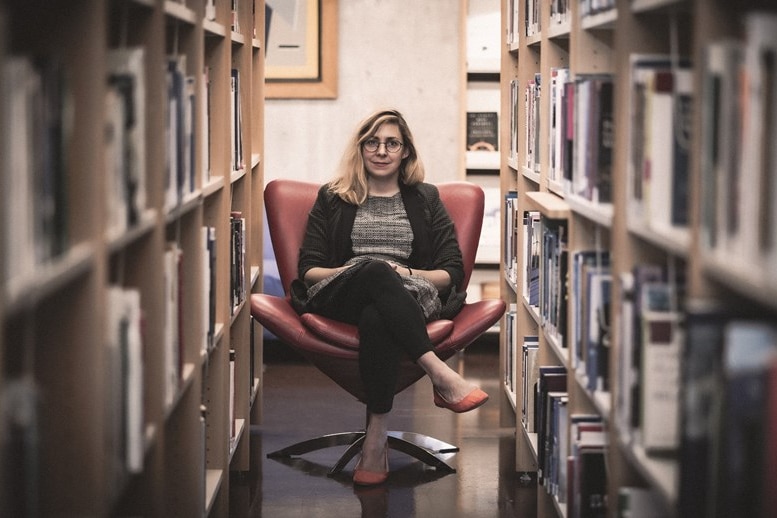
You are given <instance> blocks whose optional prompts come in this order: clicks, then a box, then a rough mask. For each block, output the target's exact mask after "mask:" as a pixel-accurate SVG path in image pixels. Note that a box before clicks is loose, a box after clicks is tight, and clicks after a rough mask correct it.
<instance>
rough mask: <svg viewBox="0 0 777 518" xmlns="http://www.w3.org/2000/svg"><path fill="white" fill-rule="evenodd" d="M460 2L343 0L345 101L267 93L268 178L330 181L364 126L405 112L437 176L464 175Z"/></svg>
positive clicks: (341, 27) (342, 96)
mask: <svg viewBox="0 0 777 518" xmlns="http://www.w3.org/2000/svg"><path fill="white" fill-rule="evenodd" d="M460 6H461V2H460V0H423V1H415V0H339V21H338V23H339V39H340V41H339V54H338V62H339V63H338V66H339V94H338V98H337V99H335V100H273V99H268V100H267V101H266V111H265V117H266V120H265V143H264V149H265V157H264V159H265V170H264V174H265V181H269V180H272V179H273V178H280V177H285V178H297V179H304V180H313V181H319V182H323V181H326V180H327V179H329V178H330V177H331V176H332V174H333V172H334V169H335V167H336V166H337V163H338V162H339V159H340V156H341V154H342V151H343V147H344V145H345V141H346V140H347V139H348V138H349V137H350V135H351V133H352V131H353V129H354V128H355V126H356V124H357V123H358V122H359V121H360V120H361V119H362V118H364V117H365V116H366V115H368V114H369V113H370V112H372V111H373V110H374V109H377V108H383V107H391V108H396V109H398V110H399V111H401V112H402V113H403V114H404V115H405V117H406V118H407V120H408V123H409V124H410V127H411V129H412V130H413V133H414V135H415V139H416V144H417V145H418V148H419V153H420V154H421V157H422V159H423V160H424V163H425V165H426V169H427V180H429V181H432V182H439V181H445V180H453V179H460V178H463V170H462V169H461V167H462V166H461V164H460V158H461V156H462V153H461V151H460V147H461V146H463V142H461V127H462V126H461V120H462V116H463V114H462V113H461V111H462V106H463V105H462V101H461V96H462V91H461V87H462V77H463V76H462V74H463V66H464V63H463V58H462V47H461V37H462V34H461V7H460Z"/></svg>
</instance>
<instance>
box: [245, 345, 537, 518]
mask: <svg viewBox="0 0 777 518" xmlns="http://www.w3.org/2000/svg"><path fill="white" fill-rule="evenodd" d="M278 347H280V348H283V347H284V346H283V345H282V344H277V343H272V342H271V343H268V344H266V353H265V377H264V399H263V402H262V404H263V419H262V423H261V424H260V425H258V426H255V427H254V428H253V429H252V430H251V433H252V438H251V443H252V444H254V445H256V447H257V450H256V451H254V452H253V454H252V457H253V458H254V459H256V461H255V462H256V463H257V464H258V466H257V468H256V469H254V470H253V471H254V472H253V473H252V475H251V476H249V477H245V478H244V479H243V480H240V481H237V480H236V481H233V483H232V488H231V489H232V491H231V493H232V494H233V495H232V496H231V497H230V502H231V506H232V510H231V511H232V512H231V514H232V515H233V516H246V517H271V518H274V517H283V518H287V517H289V518H292V517H305V518H314V517H320V518H328V517H336V518H348V517H402V518H410V517H444V518H457V517H462V518H463V517H466V518H479V517H483V518H495V517H512V516H520V517H532V516H534V515H535V514H536V509H535V507H534V505H533V501H534V498H533V497H534V496H536V488H535V487H533V486H531V485H528V486H527V485H523V484H521V483H520V482H519V480H518V477H517V476H516V474H515V472H514V469H513V459H514V456H515V443H514V441H515V439H514V428H513V427H512V426H511V424H512V416H511V415H509V412H507V413H506V414H507V416H506V417H505V415H502V416H500V407H502V406H503V405H504V404H505V403H504V399H503V398H504V396H502V395H501V392H500V389H499V382H498V379H499V378H498V377H499V358H498V353H497V352H496V345H495V344H493V343H484V344H473V346H471V347H470V348H469V349H467V351H466V352H465V353H462V354H460V355H459V356H458V357H456V358H454V359H452V360H451V366H453V367H454V368H457V369H458V370H459V371H460V372H461V373H462V374H463V375H465V376H466V377H467V378H470V379H472V380H475V381H477V382H478V383H479V384H480V385H481V386H482V387H483V388H484V389H485V390H486V391H487V392H489V394H490V395H491V396H492V397H491V399H490V400H489V401H488V403H486V404H485V405H484V406H483V407H481V408H479V409H477V410H475V411H472V412H469V413H467V414H461V415H459V414H454V413H452V412H450V411H446V410H443V409H439V408H437V407H435V406H434V404H433V402H432V388H431V384H430V383H429V381H428V379H426V378H424V379H422V380H421V381H419V382H418V383H416V384H415V385H414V386H412V387H410V388H409V389H407V390H405V391H404V392H403V393H401V394H399V395H398V396H397V398H396V399H395V404H394V411H393V412H392V421H391V425H392V426H391V429H393V430H402V431H412V432H417V433H423V434H427V435H431V436H433V437H436V438H438V439H440V440H443V441H446V442H448V443H451V444H455V445H456V446H458V447H459V448H460V451H459V452H458V453H456V454H452V456H451V457H450V458H449V459H447V462H448V463H449V464H450V465H451V466H452V467H454V468H455V470H456V472H455V473H450V474H446V473H441V472H439V471H438V470H436V469H432V468H428V467H425V465H424V464H423V463H421V462H419V461H417V460H415V459H413V458H411V457H409V456H408V455H406V454H404V453H401V452H398V451H393V450H392V451H391V453H390V455H389V464H390V470H391V472H390V475H389V479H388V481H387V482H386V483H385V484H384V485H382V486H379V487H376V488H370V489H355V488H354V486H353V484H352V482H351V476H352V470H353V465H354V463H355V459H354V460H353V461H351V462H350V463H349V464H348V465H347V466H346V467H345V469H344V470H343V471H342V472H341V473H340V474H338V475H335V476H328V475H327V472H328V470H329V468H330V467H331V466H332V465H334V464H335V463H336V462H337V460H338V459H339V457H340V454H341V453H342V452H343V451H344V448H342V447H335V448H327V449H325V450H321V451H318V452H312V453H309V454H306V455H304V456H302V457H297V458H292V459H271V458H267V455H266V454H267V453H268V452H272V451H275V450H277V449H280V448H283V447H285V446H288V445H290V444H292V443H295V442H297V441H300V440H305V439H310V438H312V437H315V436H318V435H322V434H327V433H334V432H340V431H351V430H359V429H362V428H363V426H364V407H363V405H361V404H360V403H359V402H357V401H355V400H354V399H353V398H352V397H351V396H350V395H348V394H347V393H345V392H344V391H343V390H342V389H340V388H339V387H337V386H336V385H335V384H334V383H333V382H332V381H330V380H329V379H328V378H327V377H325V376H324V375H322V374H321V373H320V372H318V371H317V370H316V369H315V368H314V367H311V366H310V365H308V364H306V363H305V362H304V361H300V360H298V359H295V358H294V357H287V356H285V355H284V353H282V352H281V353H280V354H279V355H276V354H274V353H273V348H278ZM281 350H282V349H275V351H276V352H278V351H281ZM276 356H277V357H276ZM245 507H247V508H248V509H245Z"/></svg>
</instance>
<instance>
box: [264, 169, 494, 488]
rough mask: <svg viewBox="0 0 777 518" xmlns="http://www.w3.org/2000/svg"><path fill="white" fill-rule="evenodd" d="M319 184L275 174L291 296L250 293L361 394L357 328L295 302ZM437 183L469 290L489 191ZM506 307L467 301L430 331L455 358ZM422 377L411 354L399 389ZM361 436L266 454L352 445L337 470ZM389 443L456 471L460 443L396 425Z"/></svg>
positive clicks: (272, 213)
mask: <svg viewBox="0 0 777 518" xmlns="http://www.w3.org/2000/svg"><path fill="white" fill-rule="evenodd" d="M319 187H320V186H319V185H318V184H314V183H308V182H300V181H295V180H274V181H271V182H270V183H269V184H268V185H267V186H266V188H265V192H264V200H265V209H266V213H267V222H268V226H269V230H270V237H271V240H272V245H273V248H274V250H275V256H276V259H277V263H278V272H279V275H280V278H281V282H282V284H283V289H284V293H285V294H286V295H285V297H278V296H273V295H269V294H264V293H259V294H254V295H252V296H251V314H252V316H253V317H254V319H256V320H257V321H258V322H259V323H260V324H262V325H263V326H264V327H265V328H266V329H268V330H269V331H270V332H272V333H273V334H274V335H275V336H276V337H278V338H279V339H280V340H281V341H282V342H283V343H285V344H287V345H288V346H290V347H292V348H293V349H295V350H296V351H298V352H299V353H301V354H302V355H303V356H304V357H305V358H307V359H308V360H309V361H310V362H311V363H312V364H313V365H315V366H316V367H317V368H318V369H319V370H321V371H322V372H323V373H324V374H326V375H327V376H329V377H330V378H331V379H332V380H333V381H335V383H337V384H338V385H339V386H340V387H342V388H343V389H345V390H346V391H347V392H348V393H350V394H351V395H353V396H354V397H356V398H357V399H358V400H360V401H363V400H364V390H363V387H362V383H361V379H360V376H359V368H358V354H359V335H358V331H357V328H356V327H355V326H352V325H349V324H345V323H342V322H337V321H334V320H331V319H328V318H325V317H322V316H320V315H315V314H312V313H307V314H304V315H301V316H300V315H298V314H297V313H296V312H295V311H294V309H293V308H292V306H291V303H290V300H289V297H288V294H289V287H290V285H291V282H292V280H293V279H294V278H295V277H296V276H297V259H298V254H299V248H300V245H301V243H302V238H303V235H304V232H305V226H306V224H307V217H308V213H309V211H310V208H311V207H312V206H313V203H314V201H315V199H316V194H317V192H318V189H319ZM438 188H439V190H440V196H441V198H442V201H443V203H444V204H445V206H446V208H447V209H448V212H449V213H450V215H451V218H452V219H453V222H454V225H455V228H456V236H457V238H458V240H459V246H460V248H461V251H462V254H463V259H464V271H465V277H464V284H463V285H462V286H461V287H460V289H461V290H462V291H464V290H466V288H467V284H468V283H469V279H470V276H471V275H472V269H473V266H474V264H475V254H476V251H477V246H478V241H479V239H480V230H481V227H482V221H483V204H484V195H483V191H482V189H480V187H478V186H477V185H475V184H472V183H467V182H449V183H442V184H439V185H438ZM504 311H505V303H504V301H502V300H499V299H489V300H481V301H478V302H474V303H467V304H465V305H464V307H463V308H462V310H461V311H460V312H459V314H458V315H456V317H454V318H453V319H452V320H438V321H434V322H430V323H429V324H428V325H427V330H428V332H429V337H430V338H431V340H432V343H433V344H434V350H435V352H436V353H437V355H438V356H439V357H440V358H442V359H443V360H446V359H448V358H450V357H451V356H453V355H454V354H455V353H456V352H458V351H461V350H463V349H464V348H465V347H467V346H468V345H469V344H471V343H472V342H473V341H474V340H475V339H477V338H478V337H479V336H481V335H482V334H483V333H484V332H485V331H486V330H488V329H489V328H490V327H491V326H493V325H494V324H495V323H496V322H497V321H498V320H499V319H500V318H501V317H502V315H503V314H504ZM423 376H424V372H423V370H422V369H421V368H420V367H419V366H418V365H416V364H415V363H413V362H411V361H409V360H407V361H405V362H404V363H403V364H402V366H401V367H400V374H399V381H398V383H397V387H396V393H398V392H400V391H402V390H404V389H405V388H407V387H409V386H410V385H412V384H413V383H415V382H416V381H418V380H419V379H420V378H421V377H423ZM430 404H431V397H430ZM363 436H364V431H363V430H361V431H352V432H343V433H335V434H329V435H324V436H322V437H317V438H314V439H310V440H308V441H303V442H300V443H297V444H294V445H291V446H289V447H286V448H283V449H281V450H278V451H276V452H272V453H269V454H268V456H269V457H291V456H297V455H303V454H305V453H308V452H311V451H314V450H318V449H321V448H327V447H333V446H345V445H348V446H349V447H348V448H347V449H346V451H345V453H343V455H342V456H341V457H340V460H339V461H338V462H337V464H336V465H335V466H334V467H333V468H332V469H331V470H330V475H333V474H335V473H338V472H339V471H341V470H342V469H343V468H344V467H345V466H346V465H347V464H348V462H349V461H350V460H351V459H352V458H353V457H354V456H355V455H356V454H357V453H358V452H359V450H360V448H361V442H362V440H363ZM388 442H389V447H391V448H393V449H396V450H399V451H402V452H404V453H406V454H408V455H411V456H413V457H415V458H417V459H418V460H421V461H422V462H425V463H426V464H428V465H430V466H432V467H434V468H436V469H437V470H441V471H446V472H453V471H455V470H454V469H453V468H452V467H451V466H450V465H449V464H447V463H446V462H445V460H444V459H445V458H447V457H448V456H450V454H452V453H455V452H456V451H458V448H457V447H456V446H454V445H451V444H448V443H445V442H443V441H439V440H437V439H434V438H432V437H428V436H425V435H421V434H417V433H413V432H395V431H392V432H389V441H388Z"/></svg>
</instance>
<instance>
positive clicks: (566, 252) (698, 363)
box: [500, 0, 777, 518]
mask: <svg viewBox="0 0 777 518" xmlns="http://www.w3.org/2000/svg"><path fill="white" fill-rule="evenodd" d="M502 9H503V11H502V20H503V24H504V26H503V27H502V30H501V31H500V32H501V34H502V38H503V39H502V68H501V71H500V83H501V85H502V101H501V102H502V109H501V138H502V141H503V142H506V143H507V145H505V146H502V148H501V149H502V160H501V163H502V165H501V169H500V184H501V192H502V196H503V198H504V203H503V210H502V216H503V218H502V220H503V222H502V231H503V236H502V249H503V251H506V252H507V253H503V257H502V268H503V275H502V276H500V281H501V283H502V286H501V294H502V296H503V298H504V299H505V302H506V303H507V304H508V307H510V308H511V311H510V312H509V314H508V316H507V317H506V318H507V321H508V322H509V331H510V332H509V333H506V332H503V333H502V334H501V337H500V342H501V344H500V347H501V352H502V360H503V362H502V365H503V366H504V369H505V372H504V376H503V379H504V380H505V381H504V383H505V392H506V393H507V394H508V396H509V397H510V398H512V401H513V402H514V404H513V405H512V406H513V409H514V411H515V412H516V418H518V417H519V414H521V412H522V404H525V403H526V400H525V399H524V398H526V397H531V396H532V394H531V393H527V394H524V393H523V391H524V387H527V386H528V387H539V390H537V392H536V397H538V398H540V399H541V400H542V398H543V397H544V398H545V399H544V403H542V402H541V403H539V404H538V406H537V407H536V408H535V410H536V411H537V412H545V415H544V416H543V419H549V420H548V421H546V422H545V423H544V425H543V424H542V421H538V422H536V423H534V425H535V426H538V427H542V426H547V427H548V428H546V429H540V430H539V434H540V436H541V437H540V438H539V439H537V437H536V436H532V434H531V433H528V431H527V429H526V427H525V426H524V423H523V422H522V421H521V419H516V421H517V423H518V424H517V426H518V427H519V428H520V429H521V430H520V432H519V431H517V433H516V458H515V465H516V470H517V471H519V472H532V471H537V472H538V473H542V472H543V471H544V470H546V469H550V473H551V476H552V477H556V475H557V474H558V473H559V469H558V468H559V466H558V465H555V467H556V468H557V469H555V470H554V469H553V466H554V464H553V463H555V462H557V459H567V458H568V459H569V462H570V465H574V466H576V468H575V469H574V470H572V471H570V470H567V473H566V476H567V479H566V480H564V482H568V483H571V484H572V487H577V488H581V487H582V486H580V485H579V484H578V485H576V484H575V483H574V482H575V481H574V480H571V479H569V477H570V476H572V475H570V473H572V474H576V473H580V472H581V470H583V472H584V473H585V475H584V477H585V480H586V484H587V485H588V487H591V488H592V489H591V491H594V493H590V494H587V495H581V498H580V499H578V500H569V499H568V500H567V502H566V503H564V501H563V498H562V499H558V498H556V496H557V495H554V494H553V492H554V491H555V488H556V487H557V485H558V484H559V482H560V481H559V480H557V479H555V478H554V479H551V480H549V481H545V480H542V477H541V476H540V477H538V479H539V481H540V483H539V484H538V491H537V507H538V513H537V514H538V516H543V517H551V516H553V517H558V516H565V515H569V516H581V515H586V514H587V513H589V512H590V513H592V514H597V515H607V516H611V515H612V516H618V515H620V514H619V512H621V511H623V508H619V507H616V503H619V504H620V503H624V504H628V503H629V502H631V505H640V506H641V507H640V508H639V509H638V510H639V511H641V512H644V511H645V510H646V509H647V508H649V509H650V510H651V511H652V513H653V514H654V515H656V516H665V517H667V518H679V517H682V516H708V515H709V516H712V515H714V514H717V515H721V514H725V515H732V516H733V515H737V514H744V515H753V516H755V515H759V514H763V513H766V514H768V511H769V510H770V509H771V507H769V505H771V504H762V502H767V501H769V502H771V501H772V500H768V498H770V495H772V494H777V488H776V487H775V483H774V482H773V481H772V480H771V479H772V478H774V477H771V476H770V475H769V476H764V477H762V475H759V474H758V473H766V472H759V471H758V469H761V468H764V467H766V466H770V465H772V463H773V462H774V461H772V460H770V461H765V460H763V458H762V457H763V451H765V450H766V449H767V448H772V449H773V450H774V451H776V452H777V447H774V446H773V445H772V442H773V439H772V437H774V436H775V434H777V430H776V429H775V424H774V423H775V422H777V421H775V420H774V415H773V414H774V410H773V409H774V408H776V407H775V406H770V405H774V404H775V401H777V396H775V395H774V394H768V393H767V392H766V391H765V390H764V391H756V392H754V393H751V394H750V395H751V396H752V400H751V402H752V404H753V407H751V408H753V414H752V415H751V416H750V417H747V418H746V417H745V416H744V415H743V414H742V413H741V412H740V410H741V406H742V397H743V396H742V395H741V393H740V392H738V388H739V387H740V385H739V384H740V383H741V384H743V385H744V384H749V383H756V381H755V380H756V379H760V380H766V379H769V380H773V379H774V376H775V375H777V360H772V358H777V325H775V322H777V303H775V300H777V281H776V280H775V279H777V266H775V265H777V233H775V231H774V228H777V225H773V224H772V222H774V221H777V219H775V218H777V204H775V203H774V197H773V196H771V195H767V194H766V192H767V191H768V192H770V193H772V194H774V193H775V192H777V191H774V190H770V189H771V188H772V187H773V185H774V184H773V176H774V175H773V174H772V173H773V171H771V170H769V168H768V164H770V163H771V162H769V161H768V160H767V159H765V158H763V157H765V156H766V155H767V154H769V153H771V154H772V155H773V154H774V153H773V151H772V148H773V144H774V142H775V139H776V138H777V133H775V130H774V128H775V127H777V126H774V125H773V122H774V121H777V103H775V101H774V97H773V96H771V97H770V95H771V94H762V93H763V92H764V91H765V90H757V89H753V87H752V83H749V81H755V84H757V85H761V86H759V88H760V87H763V88H766V89H769V88H771V89H772V90H773V88H772V86H766V85H767V84H768V85H772V82H771V81H772V79H773V73H772V72H773V71H772V69H771V68H770V67H771V65H769V66H767V67H766V68H765V69H764V68H761V69H760V72H759V71H758V67H757V66H755V68H750V66H749V65H748V63H750V64H754V63H762V64H763V63H771V61H770V60H771V59H772V58H770V57H766V56H767V55H769V56H772V55H774V53H777V48H776V47H777V44H776V43H775V40H774V37H773V35H774V33H775V31H777V10H776V9H775V6H774V3H773V2H768V1H758V0H756V1H754V2H750V3H747V4H737V5H734V4H731V3H726V2H722V3H721V2H713V3H709V2H706V1H705V0H607V1H604V2H595V3H592V2H569V3H564V2H561V3H557V2H534V1H531V0H506V1H505V2H504V3H503V5H502ZM647 56H650V59H647V58H646V57H647ZM748 59H750V61H748ZM740 64H741V65H740ZM753 66H754V65H753ZM741 67H743V68H741ZM764 70H768V72H764ZM743 74H744V75H743ZM743 77H747V78H748V79H747V83H741V82H740V81H741V80H742V78H743ZM664 81H668V83H664ZM668 84H671V85H672V86H671V88H668V87H667V88H664V86H665V85H668ZM744 84H748V85H750V86H748V90H747V91H748V94H749V97H747V100H743V102H742V103H737V101H735V100H734V99H737V97H736V94H735V92H739V93H741V90H740V89H741V88H744ZM537 85H540V87H539V88H537ZM718 85H720V88H723V89H725V91H723V90H716V88H717V87H718ZM770 91H771V90H770ZM757 92H760V93H757ZM739 99H740V100H742V98H739ZM753 114H760V115H758V116H753ZM721 117H722V118H723V119H720V118H721ZM745 121H747V122H745ZM758 121H760V122H758ZM768 121H771V122H768ZM764 131H766V132H767V135H764V134H763V132H764ZM662 150H663V151H662ZM719 150H725V151H726V152H725V153H722V154H720V155H719V154H718V152H719ZM767 150H769V151H767ZM772 169H773V168H772ZM767 170H768V171H769V172H767ZM763 189H766V191H764V190H763ZM554 220H556V221H559V222H560V221H564V222H565V224H566V226H563V224H562V223H558V224H557V226H555V227H554V224H553V223H550V222H552V221H554ZM543 267H544V268H545V270H543ZM537 286H539V288H537ZM559 286H560V288H559ZM534 290H537V291H539V295H537V291H534ZM554 290H556V291H554ZM528 297H533V298H532V302H534V300H535V299H536V300H537V303H536V304H534V303H532V304H530V303H529V299H528ZM559 297H560V299H561V300H563V301H564V302H562V303H561V304H559V305H556V306H554V303H555V301H557V300H559ZM549 308H553V310H552V311H550V312H549V311H548V309H549ZM554 319H555V321H554ZM549 322H552V324H549ZM557 329H558V330H559V331H556V330H557ZM658 330H661V331H662V332H660V333H657V331H658ZM748 333H752V334H748ZM744 335H747V336H748V337H749V338H748V339H746V340H745V339H741V338H742V337H743V336H744ZM560 336H563V340H564V343H563V344H561V343H560V338H559V337H560ZM756 337H757V338H756ZM740 340H741V341H740ZM759 340H763V342H764V344H767V345H764V351H766V352H765V353H764V354H765V355H766V357H765V359H764V363H762V364H759V366H758V367H756V366H755V365H753V368H754V370H753V371H748V372H747V373H745V372H744V371H739V370H738V369H737V368H736V363H735V362H734V361H733V358H734V356H732V354H735V352H738V351H741V352H742V354H743V355H747V354H755V352H753V351H752V350H751V348H752V349H754V344H755V343H756V342H758V341H759ZM562 345H563V346H564V347H562ZM745 351H749V352H745ZM516 377H517V379H516ZM543 383H547V384H550V385H546V386H555V387H556V388H554V389H550V388H548V389H546V390H544V391H543ZM770 383H771V381H770ZM506 408H507V406H506ZM711 408H716V409H719V411H715V412H710V410H709V409H711ZM506 411H507V410H506ZM548 416H549V417H548ZM751 417H752V419H755V420H756V421H757V422H758V423H760V424H758V425H757V426H756V429H757V430H758V432H757V433H759V434H764V435H763V436H765V437H769V439H768V440H765V441H764V442H763V443H761V444H759V446H758V447H757V448H755V449H753V450H752V452H753V453H752V454H751V455H750V456H749V457H748V460H747V465H748V467H747V468H742V469H741V470H739V469H738V468H736V466H735V465H733V464H730V463H731V462H733V458H734V456H736V455H739V454H743V455H747V454H745V453H744V452H745V451H748V447H747V446H745V445H744V444H743V443H742V440H741V437H742V435H741V434H742V433H743V431H742V430H743V428H744V427H746V426H747V424H746V423H748V422H752V421H749V420H748V419H750V418H751ZM769 420H771V421H769ZM656 424H660V426H656ZM559 430H560V432H559ZM547 431H549V432H550V433H552V434H554V435H553V437H552V439H553V440H551V441H547V440H545V439H543V437H542V434H543V433H545V432H547ZM546 439H547V438H546ZM559 445H566V450H564V451H559V448H561V449H563V448H564V446H559ZM756 451H758V452H759V453H756ZM548 459H550V461H548ZM548 462H550V465H548ZM753 466H760V467H761V468H756V469H754V468H753ZM764 469H765V468H764ZM733 472H737V474H736V475H734V474H733ZM701 474H706V478H705V477H701V478H700V476H701ZM759 477H761V478H759ZM742 479H747V482H746V484H747V487H748V490H747V491H749V493H748V495H749V496H748V497H747V498H739V497H737V496H735V490H734V489H732V484H731V481H732V480H742ZM767 479H768V480H767ZM577 482H579V481H577ZM593 486H596V487H595V488H593ZM754 488H759V489H754ZM743 491H744V490H743ZM756 493H757V494H756ZM603 499H606V500H607V502H608V504H607V505H608V509H606V511H604V510H602V509H600V508H597V509H582V508H580V506H581V503H582V502H592V501H603ZM640 501H641V502H648V503H643V504H636V502H640ZM709 502H714V503H713V504H709ZM709 505H713V506H717V507H716V508H715V509H713V508H712V507H708V506H709ZM645 506H647V508H646V507H645ZM764 506H766V507H764ZM724 507H725V510H721V509H723V508H724ZM633 510H637V508H636V507H635V508H633ZM624 515H625V514H624Z"/></svg>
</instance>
